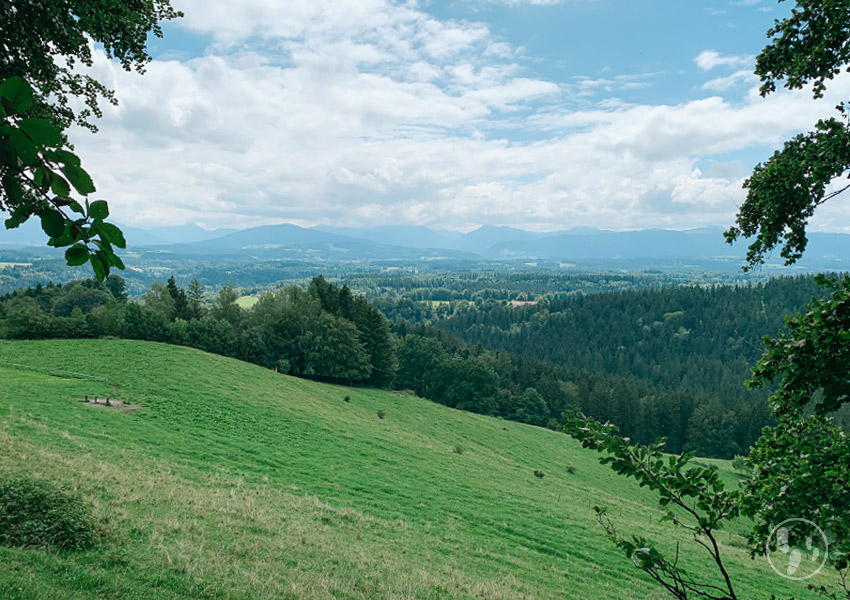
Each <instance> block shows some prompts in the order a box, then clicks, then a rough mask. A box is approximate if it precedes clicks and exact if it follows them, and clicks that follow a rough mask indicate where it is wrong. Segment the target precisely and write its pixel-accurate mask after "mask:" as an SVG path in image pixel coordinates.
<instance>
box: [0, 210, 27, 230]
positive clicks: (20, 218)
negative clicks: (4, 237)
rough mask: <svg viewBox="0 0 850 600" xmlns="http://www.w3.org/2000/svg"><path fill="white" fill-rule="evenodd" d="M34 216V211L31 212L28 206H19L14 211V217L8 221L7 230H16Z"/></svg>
mask: <svg viewBox="0 0 850 600" xmlns="http://www.w3.org/2000/svg"><path fill="white" fill-rule="evenodd" d="M31 216H32V211H30V209H29V207H27V206H23V205H21V206H18V207H17V208H16V209H15V210H14V211H12V216H11V217H9V218H8V219H6V229H15V228H16V227H18V226H20V225H21V224H22V223H26V222H27V219H29V218H30V217H31Z"/></svg>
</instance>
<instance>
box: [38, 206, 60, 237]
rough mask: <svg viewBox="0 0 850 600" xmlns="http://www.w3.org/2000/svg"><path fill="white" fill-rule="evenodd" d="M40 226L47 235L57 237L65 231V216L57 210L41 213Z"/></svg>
mask: <svg viewBox="0 0 850 600" xmlns="http://www.w3.org/2000/svg"><path fill="white" fill-rule="evenodd" d="M41 228H42V229H43V230H44V233H46V234H47V236H48V237H52V238H58V237H60V236H61V235H62V234H63V233H64V232H65V217H63V216H62V213H60V212H59V211H57V210H48V211H46V212H44V213H42V214H41Z"/></svg>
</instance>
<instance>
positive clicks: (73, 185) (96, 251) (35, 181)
mask: <svg viewBox="0 0 850 600" xmlns="http://www.w3.org/2000/svg"><path fill="white" fill-rule="evenodd" d="M178 16H181V15H180V13H178V12H176V11H174V10H173V9H172V8H171V5H170V2H169V0H134V1H132V2H122V1H118V0H63V1H61V2H34V1H32V0H7V1H5V2H3V3H0V49H2V51H0V210H2V211H5V212H8V213H10V215H11V216H10V218H8V219H7V220H6V221H5V225H6V228H7V229H11V228H15V227H18V226H20V225H21V224H22V223H24V222H26V221H27V220H28V219H29V218H30V217H32V216H37V217H38V218H39V219H40V220H41V226H42V229H43V230H44V232H45V234H46V235H47V237H48V245H50V246H54V247H59V248H64V247H67V250H66V251H65V259H66V261H67V263H68V265H71V266H79V265H83V264H85V263H90V264H91V267H92V269H93V271H94V274H95V276H96V277H97V279H98V280H101V281H102V280H103V279H105V278H106V277H107V276H108V275H109V272H110V270H111V269H112V268H118V269H123V268H124V265H123V263H122V261H121V259H120V258H119V257H118V255H117V254H116V253H115V250H114V248H113V247H118V248H124V247H125V245H126V242H125V240H124V236H123V234H122V232H121V230H120V229H119V228H118V227H116V226H115V225H114V224H112V223H109V222H107V221H106V220H105V219H106V218H107V217H108V216H109V207H108V205H107V203H106V201H104V200H94V201H92V202H90V201H89V199H88V196H89V195H90V194H92V193H94V192H95V186H94V183H93V182H92V178H91V177H90V176H89V174H88V173H87V172H86V171H85V170H84V169H83V168H82V166H81V161H80V158H79V157H78V156H76V155H75V154H74V153H73V152H72V150H73V147H72V146H70V144H69V143H68V140H67V136H66V135H65V129H66V128H67V127H68V126H69V125H71V124H72V123H74V122H76V123H77V124H79V125H82V126H84V127H88V128H90V129H92V130H94V129H95V127H94V125H93V123H92V122H91V121H90V120H89V118H90V117H91V116H92V115H94V116H100V114H101V111H100V108H99V105H98V101H99V100H100V99H106V100H107V101H109V102H112V103H115V102H116V101H115V96H114V93H113V91H111V90H109V89H108V88H107V87H106V86H105V85H103V84H102V83H100V82H98V81H97V80H95V79H94V78H92V77H91V76H90V75H88V74H86V73H84V72H81V69H80V66H81V65H82V66H86V67H91V66H92V65H93V48H94V46H93V44H92V42H94V43H99V44H101V45H102V47H103V48H104V51H105V52H106V54H107V56H109V57H110V58H114V59H117V60H118V61H119V62H120V63H121V65H122V66H123V67H124V68H125V69H128V70H129V69H133V68H135V69H136V70H138V71H140V72H141V71H143V70H144V65H145V64H146V63H147V62H148V61H149V60H150V56H149V55H148V53H147V51H146V49H145V44H146V43H147V36H148V34H149V33H153V34H154V35H157V36H161V35H162V30H161V28H160V25H159V22H160V21H162V20H166V19H173V18H176V17H178ZM74 98H78V99H81V100H83V102H84V104H85V105H86V108H85V109H83V110H82V111H80V112H79V113H75V111H74V109H73V107H72V102H71V101H72V99H74ZM75 195H76V196H75Z"/></svg>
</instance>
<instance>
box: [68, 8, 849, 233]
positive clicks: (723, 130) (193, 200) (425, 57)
mask: <svg viewBox="0 0 850 600" xmlns="http://www.w3.org/2000/svg"><path fill="white" fill-rule="evenodd" d="M190 5H191V6H192V7H193V8H194V7H201V8H198V9H197V10H194V11H189V8H190ZM221 6H222V5H220V4H219V3H210V4H209V5H207V4H203V6H202V3H200V0H184V2H183V8H184V9H185V10H187V11H189V12H187V14H190V15H191V14H195V15H196V16H194V17H192V18H191V19H190V20H189V21H187V23H186V25H187V26H188V27H190V28H192V29H193V30H195V31H203V32H205V33H210V34H212V35H213V36H214V37H215V39H216V40H218V41H217V44H218V46H216V47H215V48H213V49H211V50H210V51H209V53H208V54H207V55H205V56H203V57H199V58H195V59H192V60H189V61H184V62H179V61H154V62H153V63H152V64H151V65H150V66H149V68H148V72H147V74H145V75H144V76H139V75H136V74H131V73H126V72H124V71H122V70H121V69H120V68H118V67H116V66H115V65H113V64H111V63H109V62H108V61H106V59H105V57H103V55H102V54H101V53H98V55H97V57H98V60H97V64H96V69H97V76H98V78H100V79H102V80H104V81H107V82H108V83H109V84H110V85H111V86H112V87H114V88H115V89H116V90H117V93H118V96H119V98H120V100H121V104H120V106H119V107H117V108H107V109H106V110H105V116H104V119H103V120H102V122H101V123H100V126H101V132H100V133H99V134H97V135H96V136H92V135H89V134H88V133H86V132H76V133H75V134H74V141H75V143H76V144H77V147H78V150H79V153H80V155H81V156H82V157H83V159H84V165H85V166H86V167H87V168H88V169H89V170H90V171H91V172H92V174H93V175H94V177H95V181H96V182H97V184H98V187H99V197H101V196H102V197H105V198H107V199H108V200H109V201H110V203H111V206H112V211H113V214H114V215H116V218H117V220H119V221H122V222H126V223H128V224H153V223H164V222H181V221H193V222H197V223H199V224H201V225H205V226H251V225H257V224H261V223H268V222H280V221H289V222H295V223H299V224H308V225H309V224H315V223H319V222H326V223H331V224H352V225H356V224H380V223H426V224H430V225H434V226H443V227H452V228H468V227H471V226H476V225H478V224H481V223H482V222H490V223H495V224H515V225H523V226H527V227H536V228H540V229H559V228H563V227H566V226H570V225H574V224H582V225H596V226H601V227H608V228H635V227H649V226H670V227H692V226H698V225H703V224H718V223H720V224H724V223H725V224H728V223H731V221H732V216H733V214H734V212H735V209H736V205H737V204H740V202H741V200H742V199H743V191H742V190H741V187H740V186H741V181H742V178H743V177H744V176H745V175H742V170H743V171H744V172H745V171H746V169H745V168H744V167H743V166H741V168H738V167H737V165H733V166H735V168H732V167H729V168H726V167H723V166H718V167H717V168H712V169H707V170H706V171H705V172H704V173H703V172H701V171H700V170H699V169H698V168H697V163H699V162H700V160H701V159H707V158H708V159H710V158H712V157H717V158H716V160H717V161H719V162H734V161H729V160H728V159H726V158H724V156H725V155H727V154H729V153H735V152H743V151H748V150H750V149H752V148H766V150H765V156H766V155H767V154H768V150H767V149H769V147H771V146H775V145H777V144H779V143H781V141H782V140H783V139H784V138H785V137H787V136H788V135H789V134H791V133H793V132H795V131H799V130H802V129H806V128H808V127H810V126H811V124H812V123H814V121H816V120H817V118H818V117H819V116H822V114H823V112H824V110H829V109H828V107H831V106H833V105H834V104H835V102H836V98H843V97H846V95H847V94H848V93H850V85H848V80H847V79H846V78H839V79H837V80H836V81H835V82H834V84H833V85H832V86H831V88H830V97H829V98H827V99H825V100H824V101H823V102H822V103H816V102H813V101H812V100H811V99H810V95H809V94H808V93H806V92H798V93H792V92H787V91H785V90H781V91H779V92H777V93H776V94H773V95H771V96H770V97H769V98H767V99H762V98H760V97H759V96H758V94H757V92H756V91H755V89H753V90H752V91H751V92H750V93H749V94H748V95H747V96H746V97H745V98H744V99H743V100H742V101H740V102H730V101H728V100H725V99H723V98H722V97H719V96H711V97H708V98H701V99H697V100H692V101H688V102H682V103H680V104H677V105H650V104H624V103H622V102H615V101H606V102H598V103H596V104H594V105H589V107H588V108H586V109H582V110H568V109H567V108H565V107H564V106H563V101H564V98H565V97H566V96H567V95H568V94H573V93H578V92H579V91H580V90H581V88H582V87H585V88H606V89H607V88H609V87H610V88H611V89H621V88H623V87H626V88H627V87H628V86H640V85H644V84H645V82H646V81H647V80H648V79H649V78H651V77H652V75H651V74H650V75H646V76H631V77H622V76H621V77H618V76H616V75H613V74H612V75H611V76H610V77H607V78H606V79H604V80H599V79H598V80H590V79H583V80H580V81H578V82H576V83H572V84H570V85H568V86H561V85H558V84H557V83H556V82H551V81H546V80H542V79H539V78H534V77H531V76H529V75H528V73H527V72H526V71H525V69H524V68H523V65H522V63H521V62H519V60H518V59H517V58H515V57H516V49H515V48H511V47H510V46H509V45H507V44H506V43H505V42H504V40H500V39H498V38H496V37H495V36H494V35H493V34H492V33H491V32H490V31H489V30H488V28H487V27H486V26H484V25H482V24H479V23H465V22H442V21H438V20H437V19H435V18H433V17H431V16H429V15H427V14H424V13H423V12H421V11H419V10H417V8H416V6H415V4H413V3H407V4H403V5H396V4H391V3H386V2H381V1H379V0H364V1H363V2H358V3H351V2H347V1H346V2H335V1H331V0H313V1H312V2H306V1H295V0H293V1H291V2H285V3H280V2H271V1H267V2H261V1H260V0H246V1H245V2H244V8H242V6H243V5H242V4H240V10H239V11H233V13H234V14H229V13H227V12H226V11H224V10H223V9H222V8H221ZM337 10H339V11H340V12H339V13H337V12H336V11H337ZM187 18H188V17H187ZM258 40H259V41H258ZM494 46H495V47H498V48H499V51H498V52H494V51H492V48H494ZM270 47H271V48H274V49H276V51H277V52H278V54H270V53H269V50H268V49H269V48H270ZM700 56H701V57H702V59H699V58H698V60H697V64H698V65H700V68H703V69H704V70H711V69H713V68H716V67H720V66H723V67H731V68H738V67H740V66H742V61H744V58H745V57H728V56H723V55H720V54H719V53H717V52H713V53H711V52H709V53H708V54H706V53H702V54H701V55H700ZM736 75H737V73H733V75H732V76H731V77H733V78H734V77H735V76H736ZM740 81H744V79H743V78H739V79H734V80H733V83H737V82H740ZM717 85H718V87H717V89H720V87H722V86H720V84H717ZM529 107H532V108H533V110H529ZM499 128H504V129H505V130H507V129H511V131H512V132H514V133H517V134H518V135H516V136H515V137H513V138H511V139H512V140H513V141H510V140H509V139H505V136H506V134H505V132H504V131H502V130H501V129H499ZM830 214H831V213H830ZM843 214H846V211H844V212H839V214H838V215H837V216H836V215H833V216H831V217H830V218H831V219H833V220H834V221H836V222H837V221H839V220H840V216H841V215H843ZM846 220H847V219H846V218H845V222H846Z"/></svg>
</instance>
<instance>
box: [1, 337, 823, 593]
mask: <svg viewBox="0 0 850 600" xmlns="http://www.w3.org/2000/svg"><path fill="white" fill-rule="evenodd" d="M0 378H2V379H0V380H1V381H2V387H0V475H2V474H8V473H21V472H27V473H31V474H36V475H38V476H43V477H48V478H50V479H52V480H54V481H57V482H65V483H68V484H71V485H73V486H74V487H76V489H77V490H78V491H79V492H80V493H81V494H82V495H83V497H84V498H85V499H86V500H87V501H88V502H89V503H90V504H91V505H92V506H93V507H94V512H95V516H96V517H97V518H98V519H99V520H101V522H102V523H103V528H104V535H105V541H104V542H103V543H102V545H101V547H100V548H98V549H96V550H88V551H85V552H79V553H75V554H63V553H57V552H45V551H42V550H37V549H17V548H4V547H0V597H2V598H4V599H6V598H8V599H15V598H28V599H29V598H39V599H41V598H75V599H76V598H116V599H117V598H122V599H123V598H131V599H132V598H157V599H158V598H178V597H191V598H233V599H245V600H247V599H255V598H275V599H281V598H282V599H290V600H295V599H299V600H300V599H307V600H309V599H319V598H344V599H364V600H365V599H372V598H382V599H384V598H386V599H428V600H440V599H450V598H451V599H473V598H474V599H492V600H498V599H505V600H508V599H510V600H515V599H529V600H530V599H549V598H551V599H555V598H558V599H560V598H624V599H625V598H630V599H631V598H637V599H644V598H646V599H649V598H664V597H665V596H663V595H662V594H661V592H660V591H659V590H658V588H656V587H655V585H654V584H653V583H652V582H650V581H649V580H648V578H645V577H643V576H641V575H640V574H639V573H638V572H637V571H636V570H635V569H633V568H631V567H630V565H628V564H627V563H626V561H625V558H624V557H623V556H621V555H620V554H619V553H618V552H617V551H615V549H613V548H612V547H611V545H610V544H609V542H608V541H607V540H606V539H605V538H604V536H603V535H602V533H601V531H600V529H599V526H598V525H597V524H596V522H595V520H594V516H593V511H592V508H591V505H593V504H599V505H603V506H608V507H610V510H611V513H612V515H613V517H614V520H615V521H616V522H618V523H619V524H621V525H622V527H623V531H632V530H634V531H635V532H643V533H646V534H651V535H653V536H655V537H658V538H664V539H668V540H669V544H670V545H671V546H672V545H673V544H675V541H676V539H680V540H683V541H684V542H685V546H684V547H685V548H688V549H690V544H688V542H687V540H686V538H685V537H683V536H679V537H678V538H676V537H674V530H673V529H672V528H671V527H670V526H669V525H667V524H659V523H658V517H659V516H660V512H659V511H658V510H657V509H656V508H655V505H654V501H653V498H652V496H651V495H650V494H649V493H648V492H646V491H645V490H641V489H639V488H637V487H636V486H633V485H631V484H630V483H629V482H626V481H624V480H623V479H622V478H619V477H617V476H616V475H615V474H614V473H613V472H611V471H610V470H609V469H608V468H607V467H603V466H600V465H598V464H597V456H596V454H595V453H593V452H589V451H585V450H582V449H581V448H579V447H578V445H577V444H576V443H575V442H574V441H572V440H570V439H569V438H568V437H567V436H565V435H563V434H559V433H555V432H552V431H547V430H543V429H538V428H534V427H529V426H526V425H521V424H517V423H511V422H506V421H502V420H498V419H493V418H487V417H481V416H477V415H472V414H467V413H463V412H459V411H455V410H452V409H449V408H445V407H442V406H439V405H437V404H433V403H431V402H428V401H425V400H421V399H419V398H416V397H412V396H402V395H399V394H394V393H391V392H383V391H375V390H368V389H349V388H344V387H338V386H331V385H324V384H319V383H313V382H309V381H305V380H299V379H295V378H291V377H287V376H284V375H279V374H276V373H274V372H271V371H268V370H265V369H262V368H260V367H257V366H254V365H250V364H246V363H241V362H238V361H235V360H231V359H226V358H222V357H218V356H213V355H208V354H204V353H202V352H199V351H196V350H192V349H189V348H182V347H174V346H166V345H162V344H154V343H144V342H129V341H117V340H90V341H45V342H6V341H4V342H0ZM85 396H89V397H90V398H92V397H97V398H100V399H105V398H106V397H109V398H110V399H111V401H115V400H120V401H121V402H122V403H125V404H126V405H127V406H123V407H121V408H116V407H114V406H113V407H109V408H107V407H105V406H103V405H96V406H90V405H86V404H85V403H84V402H81V401H80V400H81V399H83V398H84V397H85ZM345 396H350V401H349V402H345V401H344V397H345ZM379 410H381V411H383V412H384V413H385V418H383V419H379V418H378V416H377V412H378V411H379ZM568 466H571V467H574V469H575V472H574V473H569V472H568V470H567V467H568ZM534 470H541V471H543V472H544V474H545V475H544V477H543V478H538V477H535V476H534V473H533V471H534ZM728 476H729V477H730V478H732V477H733V476H732V475H731V474H729V475H728ZM723 540H724V541H725V542H726V543H727V544H728V545H729V548H728V549H729V552H730V553H731V556H732V557H733V565H732V570H733V572H734V574H735V575H736V578H737V579H738V580H739V581H740V582H741V590H740V591H741V592H743V594H742V597H746V598H766V597H769V595H770V593H776V594H777V595H783V596H785V597H787V596H789V595H791V593H794V594H797V597H798V598H806V597H809V596H806V592H805V591H804V589H803V586H797V587H794V588H789V585H791V582H787V581H785V580H782V579H780V578H779V577H777V576H776V575H775V574H774V573H773V572H772V571H771V570H770V567H769V566H768V565H767V563H766V562H765V561H764V560H760V559H759V560H755V561H751V560H749V559H748V558H747V556H746V552H745V550H744V548H743V540H742V539H741V538H739V537H738V536H737V535H736V534H735V533H733V532H730V533H724V534H723ZM691 556H695V557H696V556H698V557H699V558H698V559H691V558H690V557H689V558H688V559H687V560H686V562H689V563H690V565H691V566H692V567H693V569H694V570H696V571H699V570H701V569H703V568H705V564H704V561H703V557H702V555H697V554H695V553H693V554H691Z"/></svg>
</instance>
